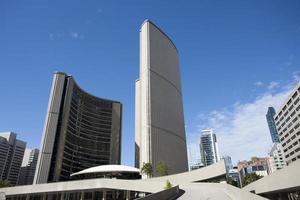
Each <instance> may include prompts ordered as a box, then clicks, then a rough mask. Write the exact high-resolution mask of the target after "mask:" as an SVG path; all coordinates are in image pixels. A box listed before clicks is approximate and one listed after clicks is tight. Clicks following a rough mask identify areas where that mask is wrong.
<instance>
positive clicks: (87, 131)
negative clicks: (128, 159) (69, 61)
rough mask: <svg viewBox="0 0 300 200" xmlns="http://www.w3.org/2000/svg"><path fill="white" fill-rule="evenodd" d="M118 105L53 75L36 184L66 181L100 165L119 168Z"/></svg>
mask: <svg viewBox="0 0 300 200" xmlns="http://www.w3.org/2000/svg"><path fill="white" fill-rule="evenodd" d="M121 110H122V105H121V104H120V103H119V102H115V101H111V100H107V99H102V98H99V97H95V96H93V95H91V94H89V93H87V92H85V91H84V90H82V89H81V88H80V87H79V86H78V85H77V84H76V82H75V80H74V79H73V77H72V76H68V75H66V74H64V73H56V74H55V75H54V80H53V85H52V91H51V97H50V100H49V109H48V113H47V119H46V122H45V131H44V137H43V139H42V146H41V153H40V156H39V162H38V168H37V173H36V180H35V182H36V183H46V182H55V181H65V180H69V179H70V174H72V173H75V172H78V171H81V170H83V169H86V168H90V167H93V166H98V165H105V164H120V160H121V158H120V157H121Z"/></svg>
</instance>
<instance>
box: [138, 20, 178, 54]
mask: <svg viewBox="0 0 300 200" xmlns="http://www.w3.org/2000/svg"><path fill="white" fill-rule="evenodd" d="M147 22H148V23H150V24H151V25H152V26H154V27H155V28H156V29H157V30H159V32H161V33H162V34H163V35H164V36H165V37H166V38H167V39H168V40H169V41H170V42H171V44H172V45H173V46H174V48H175V50H176V52H177V54H179V51H178V49H177V47H176V45H175V43H174V42H173V40H172V39H171V38H170V37H169V36H168V35H167V34H166V33H165V32H164V31H163V30H161V28H159V27H158V26H157V25H156V24H154V23H153V22H152V21H151V20H150V19H145V20H144V22H143V23H142V25H141V27H143V25H144V24H146V23H147Z"/></svg>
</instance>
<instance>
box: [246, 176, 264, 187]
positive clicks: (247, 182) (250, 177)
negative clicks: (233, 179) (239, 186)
mask: <svg viewBox="0 0 300 200" xmlns="http://www.w3.org/2000/svg"><path fill="white" fill-rule="evenodd" d="M262 177H263V176H259V175H257V174H255V173H251V174H247V175H246V176H245V177H244V179H243V187H244V186H246V185H248V184H250V183H252V182H254V181H257V180H258V179H260V178H262Z"/></svg>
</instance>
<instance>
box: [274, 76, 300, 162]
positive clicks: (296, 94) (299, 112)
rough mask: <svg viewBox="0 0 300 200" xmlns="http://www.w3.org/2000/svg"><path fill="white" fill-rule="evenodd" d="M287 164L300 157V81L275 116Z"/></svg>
mask: <svg viewBox="0 0 300 200" xmlns="http://www.w3.org/2000/svg"><path fill="white" fill-rule="evenodd" d="M274 119H275V123H276V128H277V130H278V133H279V139H280V144H281V146H282V148H283V154H284V156H285V160H286V162H287V165H289V164H291V163H292V162H294V161H296V160H299V159H300V82H298V83H297V85H296V87H295V88H294V90H293V91H292V93H291V94H290V95H289V96H288V98H287V99H286V101H285V102H284V104H283V105H282V106H281V108H280V109H279V110H278V111H277V113H276V115H275V116H274Z"/></svg>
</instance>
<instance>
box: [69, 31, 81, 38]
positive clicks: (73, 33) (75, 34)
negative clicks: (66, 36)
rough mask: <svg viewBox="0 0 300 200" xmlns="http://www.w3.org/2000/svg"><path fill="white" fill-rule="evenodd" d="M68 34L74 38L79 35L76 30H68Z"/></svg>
mask: <svg viewBox="0 0 300 200" xmlns="http://www.w3.org/2000/svg"><path fill="white" fill-rule="evenodd" d="M70 36H71V37H72V38H74V39H77V38H78V37H79V33H76V32H72V31H71V32H70Z"/></svg>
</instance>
